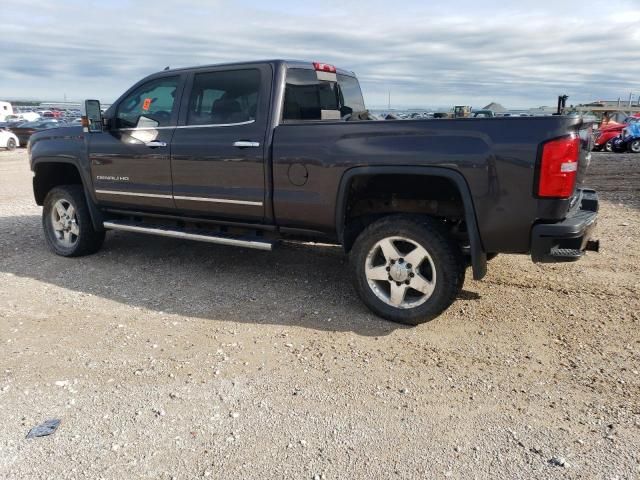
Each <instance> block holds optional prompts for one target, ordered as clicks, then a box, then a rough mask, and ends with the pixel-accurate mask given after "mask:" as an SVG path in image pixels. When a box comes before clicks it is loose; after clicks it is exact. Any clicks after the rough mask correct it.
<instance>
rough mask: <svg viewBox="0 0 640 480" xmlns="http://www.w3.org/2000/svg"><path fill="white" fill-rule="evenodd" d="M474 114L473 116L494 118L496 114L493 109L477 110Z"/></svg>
mask: <svg viewBox="0 0 640 480" xmlns="http://www.w3.org/2000/svg"><path fill="white" fill-rule="evenodd" d="M472 116H473V118H493V117H495V116H496V114H495V112H494V111H493V110H476V111H474V112H473V114H472Z"/></svg>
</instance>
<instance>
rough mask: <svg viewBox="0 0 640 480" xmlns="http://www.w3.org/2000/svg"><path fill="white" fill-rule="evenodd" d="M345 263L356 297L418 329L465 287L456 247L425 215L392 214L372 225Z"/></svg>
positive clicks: (460, 259) (383, 313)
mask: <svg viewBox="0 0 640 480" xmlns="http://www.w3.org/2000/svg"><path fill="white" fill-rule="evenodd" d="M350 260H351V265H352V268H353V274H354V281H355V286H356V290H357V291H358V294H359V295H360V298H361V299H362V300H363V302H364V303H365V304H366V305H367V307H369V308H370V309H371V310H372V311H373V312H374V313H375V314H377V315H379V316H380V317H382V318H385V319H387V320H391V321H393V322H399V323H404V324H409V325H418V324H420V323H423V322H426V321H428V320H431V319H433V318H435V317H437V316H438V315H439V314H440V313H442V312H443V311H444V310H445V309H446V308H447V307H449V305H451V303H453V301H454V300H455V298H456V296H457V294H458V293H459V292H460V289H461V288H462V284H463V283H464V274H465V264H464V259H463V257H462V254H461V252H460V248H459V246H458V245H457V244H456V243H455V241H453V239H451V238H450V237H449V235H448V233H447V231H446V230H445V229H444V228H443V226H442V225H441V224H440V223H439V222H437V221H436V220H434V219H432V218H429V217H414V216H408V215H392V216H389V217H385V218H383V219H381V220H378V221H376V222H374V223H372V224H371V225H369V226H368V227H367V228H366V229H365V230H364V231H363V232H362V233H361V234H360V235H359V236H358V238H357V239H356V241H355V244H354V247H353V250H352V251H351V259H350Z"/></svg>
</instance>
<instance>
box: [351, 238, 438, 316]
mask: <svg viewBox="0 0 640 480" xmlns="http://www.w3.org/2000/svg"><path fill="white" fill-rule="evenodd" d="M364 270H365V275H366V277H367V282H368V284H369V287H370V288H371V290H372V291H373V293H374V294H375V295H376V296H377V297H378V298H379V299H380V300H382V301H383V302H385V303H386V304H387V305H390V306H392V307H395V308H415V307H417V306H419V305H422V304H423V303H424V302H426V301H427V300H428V299H429V297H431V295H432V294H433V291H434V289H435V286H436V269H435V266H434V264H433V260H432V259H431V256H430V255H429V252H427V250H426V249H425V248H424V247H422V246H420V245H419V244H418V243H416V242H415V241H413V240H411V239H409V238H405V237H387V238H384V239H382V240H380V241H379V242H377V243H376V244H375V245H374V246H373V248H371V250H370V251H369V253H368V254H367V257H366V259H365V268H364Z"/></svg>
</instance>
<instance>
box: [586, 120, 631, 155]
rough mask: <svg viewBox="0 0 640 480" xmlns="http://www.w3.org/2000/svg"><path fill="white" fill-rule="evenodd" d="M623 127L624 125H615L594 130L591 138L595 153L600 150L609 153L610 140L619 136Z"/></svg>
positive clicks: (610, 149) (610, 148)
mask: <svg viewBox="0 0 640 480" xmlns="http://www.w3.org/2000/svg"><path fill="white" fill-rule="evenodd" d="M624 127H626V125H625V124H624V123H615V124H613V125H607V126H606V127H604V128H601V129H600V130H596V131H595V132H594V138H593V150H594V151H595V152H599V151H600V150H604V151H606V152H611V151H612V147H611V144H612V140H613V139H614V138H616V137H618V136H620V134H621V133H622V129H623V128H624Z"/></svg>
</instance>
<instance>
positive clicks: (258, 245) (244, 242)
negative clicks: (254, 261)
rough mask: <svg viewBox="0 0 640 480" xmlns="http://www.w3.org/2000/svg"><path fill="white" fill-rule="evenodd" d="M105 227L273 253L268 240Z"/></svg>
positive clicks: (159, 228) (118, 224) (117, 225)
mask: <svg viewBox="0 0 640 480" xmlns="http://www.w3.org/2000/svg"><path fill="white" fill-rule="evenodd" d="M103 226H104V228H105V229H107V230H120V231H123V232H133V233H146V234H150V235H159V236H161V237H170V238H179V239H182V240H196V241H198V242H207V243H217V244H219V245H231V246H234V247H246V248H254V249H257V250H266V251H271V250H272V249H273V242H269V241H266V240H254V239H246V238H233V237H226V236H221V235H220V234H204V233H193V232H190V231H186V230H172V229H170V228H166V227H162V226H148V227H142V226H140V225H135V224H132V223H128V222H119V221H108V222H104V223H103Z"/></svg>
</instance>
